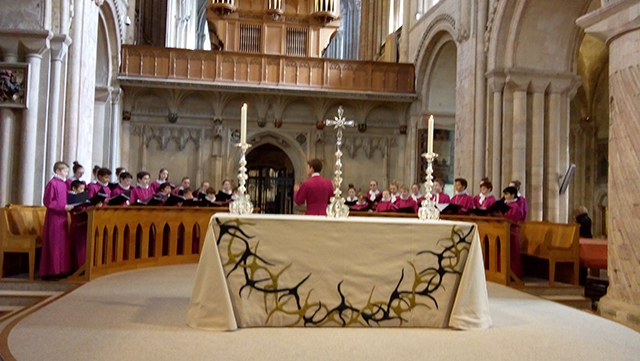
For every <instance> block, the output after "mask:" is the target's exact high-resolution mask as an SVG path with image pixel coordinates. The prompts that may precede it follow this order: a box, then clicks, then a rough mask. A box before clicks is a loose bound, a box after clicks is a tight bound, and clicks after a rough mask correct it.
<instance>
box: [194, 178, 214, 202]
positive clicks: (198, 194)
mask: <svg viewBox="0 0 640 361" xmlns="http://www.w3.org/2000/svg"><path fill="white" fill-rule="evenodd" d="M209 187H211V184H209V182H207V181H204V182H202V183H201V184H200V188H198V190H197V191H194V192H193V197H194V198H196V199H199V200H203V199H205V198H206V197H207V189H209Z"/></svg>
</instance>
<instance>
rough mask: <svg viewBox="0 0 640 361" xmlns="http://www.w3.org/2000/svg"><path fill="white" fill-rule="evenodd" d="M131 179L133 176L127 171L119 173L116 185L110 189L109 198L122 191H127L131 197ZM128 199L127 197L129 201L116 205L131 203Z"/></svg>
mask: <svg viewBox="0 0 640 361" xmlns="http://www.w3.org/2000/svg"><path fill="white" fill-rule="evenodd" d="M132 179H133V176H132V175H131V173H129V172H122V173H120V175H119V176H118V181H119V182H118V185H116V187H115V188H114V189H113V190H112V191H111V198H114V197H117V196H119V195H121V194H122V193H126V192H129V197H131V193H132V192H131V191H132V189H131V180H132ZM130 200H131V199H129V201H124V202H122V203H121V204H118V205H119V206H128V205H129V204H131V202H130Z"/></svg>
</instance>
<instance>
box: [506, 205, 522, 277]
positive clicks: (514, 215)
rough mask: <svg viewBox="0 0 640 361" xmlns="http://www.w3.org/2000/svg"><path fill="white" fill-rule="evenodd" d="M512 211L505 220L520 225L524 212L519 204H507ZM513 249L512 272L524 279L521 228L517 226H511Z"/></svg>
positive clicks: (511, 250) (510, 253)
mask: <svg viewBox="0 0 640 361" xmlns="http://www.w3.org/2000/svg"><path fill="white" fill-rule="evenodd" d="M506 204H507V205H508V206H509V207H510V209H509V210H508V211H507V213H505V214H504V218H506V219H508V220H510V221H511V222H513V223H518V222H519V221H520V219H522V210H521V209H520V206H519V205H518V202H511V203H506ZM509 246H510V247H511V249H510V252H509V255H510V256H511V260H510V261H511V270H512V271H513V273H514V274H515V275H516V276H518V277H519V278H520V279H522V276H523V275H524V272H523V269H522V260H521V257H520V227H518V226H517V225H516V224H513V225H511V241H510V242H509Z"/></svg>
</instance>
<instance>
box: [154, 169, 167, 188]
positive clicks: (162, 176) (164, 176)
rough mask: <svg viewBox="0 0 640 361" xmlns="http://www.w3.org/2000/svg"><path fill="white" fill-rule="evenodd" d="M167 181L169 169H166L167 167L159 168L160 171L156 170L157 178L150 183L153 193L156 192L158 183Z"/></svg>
mask: <svg viewBox="0 0 640 361" xmlns="http://www.w3.org/2000/svg"><path fill="white" fill-rule="evenodd" d="M167 182H169V171H168V170H167V168H160V171H159V172H158V179H156V180H155V181H153V183H151V185H150V187H151V189H152V190H153V193H157V192H158V188H159V187H160V185H161V184H164V183H167Z"/></svg>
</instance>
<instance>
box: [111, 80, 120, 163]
mask: <svg viewBox="0 0 640 361" xmlns="http://www.w3.org/2000/svg"><path fill="white" fill-rule="evenodd" d="M121 95H122V90H121V89H120V88H116V89H113V90H112V91H111V139H110V142H109V143H110V144H109V167H111V168H110V169H116V168H117V167H119V166H120V137H121V134H122V129H121V128H122V126H121V124H122V112H121V111H120V101H121Z"/></svg>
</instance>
